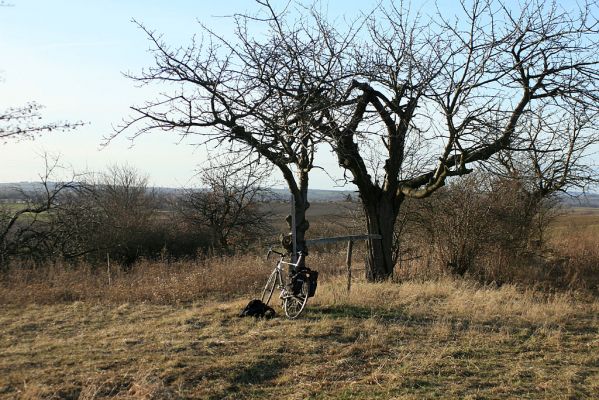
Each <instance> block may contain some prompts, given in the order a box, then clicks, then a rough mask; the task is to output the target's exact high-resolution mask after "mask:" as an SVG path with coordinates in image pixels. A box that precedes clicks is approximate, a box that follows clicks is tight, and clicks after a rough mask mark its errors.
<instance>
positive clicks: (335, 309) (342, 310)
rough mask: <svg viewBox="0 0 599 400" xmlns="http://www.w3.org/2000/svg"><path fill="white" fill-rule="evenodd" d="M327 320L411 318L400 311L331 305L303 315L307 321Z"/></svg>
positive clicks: (393, 319) (309, 310)
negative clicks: (325, 318)
mask: <svg viewBox="0 0 599 400" xmlns="http://www.w3.org/2000/svg"><path fill="white" fill-rule="evenodd" d="M323 317H327V318H356V319H370V318H376V319H380V320H383V321H399V320H402V321H403V320H409V319H412V317H410V316H408V315H406V314H404V313H403V312H402V310H401V309H386V308H382V307H380V308H377V307H363V306H355V305H333V306H321V307H313V308H309V309H308V312H307V313H306V315H305V318H307V319H315V320H316V319H321V318H323Z"/></svg>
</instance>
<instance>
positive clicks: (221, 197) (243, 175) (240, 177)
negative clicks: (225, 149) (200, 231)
mask: <svg viewBox="0 0 599 400" xmlns="http://www.w3.org/2000/svg"><path fill="white" fill-rule="evenodd" d="M229 161H230V162H226V158H225V161H224V162H219V164H218V165H215V164H214V163H211V165H210V166H209V167H208V168H206V169H205V170H204V171H203V172H202V173H201V176H200V180H201V184H202V186H203V188H202V189H189V190H186V191H185V193H184V194H183V196H182V198H181V199H180V202H179V207H178V210H179V212H180V214H181V216H182V217H183V218H184V219H185V220H186V221H188V222H191V223H192V224H194V225H196V226H197V227H199V228H206V227H208V228H209V229H210V232H211V236H212V245H213V247H216V248H220V249H222V250H224V251H227V250H229V249H230V247H231V246H232V245H234V244H235V243H239V242H241V243H247V242H248V241H250V240H251V239H253V238H255V237H256V236H257V235H260V234H264V233H266V232H268V231H269V230H270V229H269V224H268V221H267V213H266V212H264V211H263V210H261V209H260V203H263V202H265V201H267V200H268V198H269V195H270V191H269V190H268V189H267V188H266V187H265V181H266V180H267V179H268V178H269V177H270V172H271V168H265V167H264V166H263V165H259V164H255V163H251V164H249V166H247V167H240V166H239V165H238V164H237V163H235V162H234V161H233V160H229Z"/></svg>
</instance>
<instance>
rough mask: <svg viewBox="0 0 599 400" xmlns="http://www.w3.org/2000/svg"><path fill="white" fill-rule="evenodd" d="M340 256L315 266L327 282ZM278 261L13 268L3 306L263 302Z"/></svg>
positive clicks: (338, 268)
mask: <svg viewBox="0 0 599 400" xmlns="http://www.w3.org/2000/svg"><path fill="white" fill-rule="evenodd" d="M343 262H344V256H343V254H340V253H334V252H332V253H320V254H318V253H315V254H313V255H311V256H310V259H309V266H310V267H312V268H314V269H317V270H319V271H321V274H322V276H324V277H326V276H334V275H337V274H340V273H345V270H344V268H343V267H342V264H343ZM275 263H276V260H274V259H273V258H271V259H270V260H265V258H264V256H255V255H249V256H248V255H234V256H227V257H205V258H200V259H197V260H194V261H189V260H188V261H177V262H160V261H147V260H146V261H141V262H138V263H136V264H135V265H134V266H133V267H132V268H131V269H128V268H127V269H125V268H122V267H121V266H119V265H111V266H110V269H109V268H108V266H107V265H104V266H101V267H100V266H92V265H89V264H83V265H78V266H72V265H69V264H65V263H60V262H57V263H53V264H49V265H46V266H44V267H42V268H39V267H38V268H34V267H32V266H23V265H12V266H11V268H10V269H9V270H8V272H6V273H5V274H4V275H0V304H25V303H36V304H52V303H61V302H72V301H94V302H103V303H105V302H108V303H130V302H150V303H155V304H179V303H189V302H194V301H198V300H202V299H207V298H210V299H217V300H227V299H231V298H235V297H240V296H247V297H257V296H258V295H259V293H260V291H261V289H262V287H263V285H264V284H265V283H266V279H267V278H268V275H269V274H270V272H271V270H272V268H273V267H274V265H275Z"/></svg>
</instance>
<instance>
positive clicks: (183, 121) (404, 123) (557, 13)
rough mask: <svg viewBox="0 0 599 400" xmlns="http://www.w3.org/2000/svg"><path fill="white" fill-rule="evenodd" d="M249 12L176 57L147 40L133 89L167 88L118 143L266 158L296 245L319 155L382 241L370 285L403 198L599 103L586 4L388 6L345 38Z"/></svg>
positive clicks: (306, 17) (334, 30) (342, 33)
mask: <svg viewBox="0 0 599 400" xmlns="http://www.w3.org/2000/svg"><path fill="white" fill-rule="evenodd" d="M257 3H258V4H259V5H260V6H262V7H263V9H264V10H266V12H267V14H266V15H262V17H263V18H260V17H256V18H249V17H238V19H237V22H238V24H237V31H236V41H233V42H232V41H230V40H225V39H224V38H220V37H218V36H217V35H215V34H214V33H212V32H211V31H209V30H207V29H206V28H204V32H205V33H206V37H207V38H208V41H206V42H201V43H200V44H197V43H196V42H192V44H191V45H190V46H189V47H186V48H179V49H171V48H169V47H167V46H166V45H165V44H164V42H163V41H162V40H161V39H160V37H159V36H157V35H155V34H154V33H153V32H151V31H147V30H146V33H147V34H148V36H149V37H150V40H151V41H152V43H153V46H154V51H155V55H156V61H155V66H154V67H152V68H150V69H149V70H147V71H145V72H144V73H143V74H142V75H141V76H139V77H137V79H139V80H140V81H142V82H161V83H170V84H171V86H170V87H172V88H177V89H176V90H173V92H172V93H170V94H168V95H167V96H166V97H165V98H163V99H160V100H158V101H154V102H149V103H147V104H146V105H144V106H142V107H135V108H133V110H134V118H133V119H132V120H131V121H129V122H128V123H127V124H125V126H124V127H123V129H128V130H133V132H134V134H133V136H134V137H135V136H137V135H139V134H142V133H145V132H147V131H148V130H151V129H162V130H165V131H170V132H179V133H180V134H181V135H183V136H189V135H199V137H203V138H204V140H205V141H211V140H212V141H214V142H215V144H221V145H222V144H224V143H228V141H233V142H235V143H238V144H239V146H241V147H239V148H243V149H244V150H246V151H247V152H252V153H254V154H259V155H260V156H261V157H264V158H266V159H268V160H269V161H270V162H271V163H273V164H274V165H275V166H276V167H277V168H278V169H279V170H280V171H281V172H282V173H283V176H284V177H285V180H286V181H287V183H288V185H289V187H290V189H291V192H292V193H293V194H294V195H296V205H297V207H296V209H297V210H298V211H297V212H298V215H297V220H298V223H299V227H300V229H299V232H298V236H299V239H300V242H302V241H303V235H304V233H305V230H306V229H307V225H304V224H305V222H304V221H305V214H304V212H305V209H306V207H307V205H308V203H307V197H306V196H307V182H308V180H307V177H308V172H309V171H310V170H311V169H312V168H313V166H314V149H315V147H316V145H317V144H318V143H322V142H323V141H326V142H327V143H328V144H329V145H330V146H331V148H332V150H333V152H334V153H335V155H336V157H337V159H338V162H339V164H340V166H341V167H342V168H344V169H345V170H346V171H347V172H348V174H349V176H351V178H350V179H351V181H352V182H353V183H354V184H355V185H356V186H357V187H358V190H359V192H360V197H361V200H362V203H363V209H364V212H365V215H366V224H367V229H368V232H369V233H373V234H379V235H381V236H382V240H373V241H371V242H369V244H368V257H367V268H366V271H367V278H368V279H369V280H382V279H386V278H387V277H389V276H390V275H391V274H392V273H393V269H394V265H395V262H394V257H393V232H394V230H395V225H396V221H397V217H398V215H399V213H400V210H401V205H402V202H403V201H404V200H405V199H406V198H424V197H427V196H430V195H431V194H433V193H434V192H435V191H436V190H438V189H439V188H441V187H443V186H444V185H445V184H446V182H447V181H448V180H449V179H452V177H459V176H461V175H465V174H468V173H470V172H471V171H472V170H474V169H477V168H480V167H481V166H482V165H483V164H486V163H489V162H492V161H493V160H492V158H493V156H495V155H496V154H498V153H499V152H519V151H529V150H530V149H532V148H534V146H538V147H539V148H542V147H543V145H541V144H539V145H537V144H536V143H538V142H539V140H540V138H539V137H538V136H535V135H531V134H530V121H531V120H540V119H542V118H543V115H542V113H540V112H538V110H540V109H544V110H546V111H545V112H548V110H550V109H551V110H554V111H556V110H558V109H560V108H562V109H563V107H564V104H566V103H569V104H572V103H576V104H578V105H579V106H581V107H584V108H586V109H588V110H596V107H597V104H598V102H597V100H598V99H597V95H596V93H597V89H598V88H597V82H598V80H597V78H598V71H597V62H598V54H599V49H598V41H597V38H598V32H597V30H598V27H599V26H598V22H597V19H596V12H597V4H596V3H595V2H589V3H583V4H581V5H576V6H575V8H573V9H566V8H564V7H563V6H561V5H559V4H557V3H555V2H554V3H546V2H541V1H538V0H529V1H525V2H523V3H521V4H520V5H519V8H518V9H517V10H516V9H510V8H508V7H507V6H505V5H504V4H503V3H502V2H499V1H494V0H463V1H461V2H460V4H459V7H458V11H457V12H455V13H454V12H453V11H452V12H448V11H447V10H439V11H438V12H437V13H432V14H430V15H427V14H424V13H420V14H419V13H417V12H416V13H414V12H413V11H412V9H411V8H410V4H408V3H399V4H397V3H393V2H390V3H389V4H388V5H387V6H385V5H381V6H378V7H377V8H376V9H375V10H374V11H372V12H371V13H367V14H364V16H363V17H362V18H360V19H359V20H358V21H356V22H354V23H352V24H350V25H349V26H348V27H347V28H344V29H340V28H338V27H335V26H334V25H333V23H331V22H329V21H327V18H326V16H325V15H324V14H323V13H321V12H320V11H319V10H318V9H317V8H316V7H313V8H302V9H301V10H302V13H301V14H302V16H300V17H297V18H295V17H294V16H293V15H294V14H291V13H287V14H286V13H276V12H274V11H273V8H272V7H271V6H270V4H269V3H268V2H267V1H263V0H258V1H257ZM295 15H297V14H295ZM294 18H295V19H294ZM251 28H258V29H256V31H255V32H254V31H252V30H251ZM214 43H218V44H219V46H220V47H218V46H215V44H214ZM587 115H593V114H592V113H590V112H587ZM554 128H555V129H557V130H558V131H559V132H564V131H563V130H562V129H565V128H566V125H564V126H561V127H560V125H559V124H555V125H554ZM558 131H554V132H548V134H549V137H554V136H556V137H557V136H559V135H561V134H562V133H558ZM591 137H592V135H591ZM591 137H589V136H578V137H576V138H575V141H576V143H577V144H576V148H577V149H581V150H582V151H583V153H584V152H585V151H588V149H589V147H588V146H587V145H585V143H588V140H589V139H591ZM573 171H574V169H569V170H568V171H566V172H567V173H566V175H567V176H569V177H572V178H575V177H576V175H575V174H573V173H572V172H573ZM294 173H295V175H294ZM576 178H584V177H580V176H578V177H576ZM302 247H303V245H302V246H300V248H302Z"/></svg>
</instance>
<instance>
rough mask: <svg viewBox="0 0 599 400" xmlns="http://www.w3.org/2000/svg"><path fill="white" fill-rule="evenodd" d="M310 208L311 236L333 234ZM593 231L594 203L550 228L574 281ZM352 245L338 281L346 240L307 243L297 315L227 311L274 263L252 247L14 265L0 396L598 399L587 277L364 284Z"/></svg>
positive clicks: (597, 308)
mask: <svg viewBox="0 0 599 400" xmlns="http://www.w3.org/2000/svg"><path fill="white" fill-rule="evenodd" d="M322 207H323V209H319V208H318V207H317V206H315V207H314V208H313V212H315V213H316V214H318V215H319V214H322V217H321V218H320V222H321V223H320V225H318V224H315V226H314V230H313V234H314V235H315V236H326V235H330V234H332V233H333V234H334V233H335V232H332V233H331V232H329V231H328V230H327V229H328V228H327V226H329V225H330V224H325V223H322V221H323V220H324V217H325V214H326V212H325V211H326V209H328V207H330V205H323V206H322ZM322 207H321V208H322ZM342 222H343V221H342ZM345 222H347V221H345ZM345 222H343V223H345ZM350 228H351V221H349V222H347V227H345V226H344V227H343V229H344V230H345V229H350ZM597 235H599V212H597V211H596V210H593V209H576V210H573V211H572V210H570V212H568V213H567V214H565V215H563V216H561V217H560V218H559V219H558V220H557V221H556V223H555V224H554V226H553V227H552V230H551V237H552V240H553V241H555V242H556V243H562V244H564V246H566V249H569V253H568V254H572V260H574V261H576V260H575V258H576V257H578V258H579V259H580V260H579V261H576V262H571V263H570V264H569V265H570V267H572V266H574V267H576V265H581V266H586V267H585V268H586V269H584V268H582V267H581V269H580V271H582V272H584V273H582V272H581V274H580V276H579V279H583V278H585V277H587V276H596V275H597V262H596V261H597V259H599V250H598V246H597V237H598V236H597ZM360 246H361V245H360ZM360 246H358V247H357V253H356V254H355V258H354V261H355V267H356V268H355V270H354V278H355V279H354V282H353V285H352V290H351V292H350V293H347V292H346V290H345V288H346V278H345V276H344V275H343V271H344V267H343V263H344V256H345V255H344V251H345V250H344V249H345V244H341V245H340V246H329V247H328V248H327V249H326V250H327V251H323V252H319V251H317V249H313V251H312V252H311V255H310V266H312V267H314V268H315V269H318V270H319V271H320V272H321V282H320V283H319V288H318V291H317V295H316V297H314V298H313V299H311V301H310V302H309V303H308V309H307V311H306V312H305V313H304V314H302V316H301V317H300V319H298V320H295V321H290V320H287V319H285V318H282V317H277V318H275V319H272V320H255V319H251V318H247V319H246V318H243V319H242V318H238V317H237V315H238V313H239V311H240V310H241V309H242V308H243V306H244V305H245V304H246V303H247V302H248V300H249V299H250V298H252V297H255V296H256V295H257V292H258V291H259V290H260V288H261V285H263V284H264V281H265V278H266V276H267V274H268V271H269V270H270V268H272V263H271V262H266V261H265V260H264V259H263V257H262V256H258V255H251V256H248V255H241V256H232V257H213V258H206V259H197V260H188V261H180V262H162V261H156V262H152V261H142V262H140V263H138V264H137V265H136V266H135V268H134V269H133V270H131V271H128V272H124V271H123V270H119V269H118V267H115V266H113V269H112V270H110V271H109V270H108V269H107V268H106V266H103V267H101V268H100V267H93V266H90V265H80V266H78V268H73V267H72V266H69V265H61V264H60V263H57V264H55V265H48V266H46V267H45V268H42V269H34V268H13V269H11V270H10V271H9V272H8V273H7V274H5V275H3V276H2V279H0V399H82V400H85V399H103V398H111V399H112V398H114V399H188V398H199V399H222V398H228V399H255V398H258V399H259V398H283V399H288V398H289V399H306V398H309V399H328V398H331V399H333V398H334V399H337V398H340V399H364V398H380V399H388V398H399V399H422V398H444V399H455V398H468V399H514V398H529V399H597V398H599V298H598V297H597V290H596V289H597V288H599V286H597V287H596V288H595V290H586V289H593V286H592V285H590V287H585V286H584V285H582V287H583V288H585V289H584V290H583V289H581V291H575V290H572V289H567V288H559V289H558V288H557V287H556V288H554V289H550V288H549V289H548V288H547V287H544V289H542V288H541V286H538V287H532V286H527V285H524V284H521V285H519V286H515V285H510V284H504V285H501V286H500V287H498V286H497V285H486V286H485V285H482V284H480V283H475V282H474V281H473V280H471V281H469V280H462V279H454V278H449V277H447V276H446V275H444V274H442V273H441V274H438V275H436V277H433V278H432V279H425V278H416V279H412V280H405V281H403V282H400V283H397V282H396V283H392V282H388V283H380V284H369V283H366V282H364V281H363V279H361V277H360V275H361V274H363V270H360V268H361V267H362V268H363V266H362V265H361V262H360V258H359V255H358V254H359V253H360ZM271 261H272V260H271ZM577 263H578V264H577ZM570 267H569V268H570ZM524 272H525V273H526V271H524ZM591 273H592V274H594V275H591ZM585 274H586V275H585ZM401 279H402V278H401V277H400V278H399V280H401ZM593 285H594V284H593ZM277 312H278V313H279V314H281V310H280V308H277Z"/></svg>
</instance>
